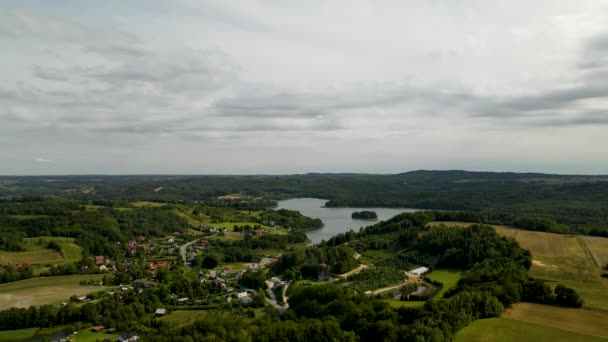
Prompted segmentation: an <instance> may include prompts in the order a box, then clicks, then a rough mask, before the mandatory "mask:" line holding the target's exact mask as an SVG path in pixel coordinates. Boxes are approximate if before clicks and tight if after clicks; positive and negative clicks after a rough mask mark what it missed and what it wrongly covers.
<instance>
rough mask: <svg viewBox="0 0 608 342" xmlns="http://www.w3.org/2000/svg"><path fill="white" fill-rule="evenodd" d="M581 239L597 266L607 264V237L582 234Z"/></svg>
mask: <svg viewBox="0 0 608 342" xmlns="http://www.w3.org/2000/svg"><path fill="white" fill-rule="evenodd" d="M582 239H583V240H584V242H585V244H586V245H587V248H589V251H590V252H591V254H592V255H593V258H594V259H595V261H596V263H597V264H598V265H599V267H602V266H603V265H606V264H608V238H604V237H599V236H583V237H582Z"/></svg>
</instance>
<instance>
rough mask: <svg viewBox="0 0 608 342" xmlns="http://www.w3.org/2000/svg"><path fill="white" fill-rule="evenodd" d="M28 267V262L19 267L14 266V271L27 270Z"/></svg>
mask: <svg viewBox="0 0 608 342" xmlns="http://www.w3.org/2000/svg"><path fill="white" fill-rule="evenodd" d="M28 266H30V263H29V262H24V263H21V264H19V265H15V270H16V271H19V270H22V269H25V268H27V267H28Z"/></svg>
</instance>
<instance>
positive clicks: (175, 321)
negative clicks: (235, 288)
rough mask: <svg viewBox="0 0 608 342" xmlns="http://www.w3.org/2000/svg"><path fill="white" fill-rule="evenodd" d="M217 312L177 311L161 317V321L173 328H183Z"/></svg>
mask: <svg viewBox="0 0 608 342" xmlns="http://www.w3.org/2000/svg"><path fill="white" fill-rule="evenodd" d="M216 313H217V312H214V311H209V310H175V311H173V312H171V313H170V314H168V315H166V316H164V317H161V318H160V321H162V322H164V323H167V324H169V326H172V327H183V326H187V325H190V324H192V323H194V322H196V321H197V320H198V319H201V318H205V317H208V316H209V315H214V314H216Z"/></svg>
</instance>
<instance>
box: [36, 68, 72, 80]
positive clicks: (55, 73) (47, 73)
mask: <svg viewBox="0 0 608 342" xmlns="http://www.w3.org/2000/svg"><path fill="white" fill-rule="evenodd" d="M32 69H33V73H34V76H36V77H38V78H41V79H43V80H48V81H67V80H69V77H68V76H67V75H66V73H65V70H60V69H57V68H51V67H41V66H40V65H37V64H35V65H33V66H32Z"/></svg>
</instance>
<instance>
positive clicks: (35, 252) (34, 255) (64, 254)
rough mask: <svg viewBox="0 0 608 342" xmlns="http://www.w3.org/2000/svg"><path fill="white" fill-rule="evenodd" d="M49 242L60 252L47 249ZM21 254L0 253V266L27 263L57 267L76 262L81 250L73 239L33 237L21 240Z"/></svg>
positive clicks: (79, 257) (80, 256) (80, 255)
mask: <svg viewBox="0 0 608 342" xmlns="http://www.w3.org/2000/svg"><path fill="white" fill-rule="evenodd" d="M51 241H55V242H57V243H58V244H59V246H60V247H61V250H60V251H57V250H54V249H49V248H47V246H48V244H49V243H50V242H51ZM23 247H24V248H25V251H23V252H6V251H0V264H2V265H6V264H13V265H15V264H20V263H23V262H28V263H30V264H32V265H36V264H39V265H47V264H52V265H57V264H63V263H71V262H76V261H78V260H80V259H81V258H82V248H81V247H80V246H78V245H77V244H76V243H74V238H66V237H35V238H26V239H23Z"/></svg>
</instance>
